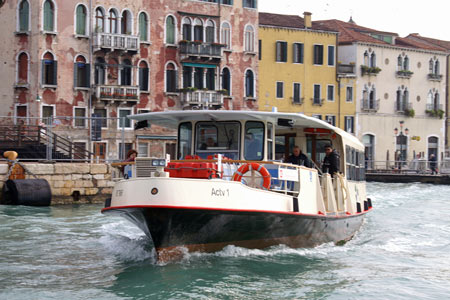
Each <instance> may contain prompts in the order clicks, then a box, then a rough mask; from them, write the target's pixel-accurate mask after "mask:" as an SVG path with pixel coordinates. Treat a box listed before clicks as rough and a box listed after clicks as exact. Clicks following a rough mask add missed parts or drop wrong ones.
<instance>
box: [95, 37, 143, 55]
mask: <svg viewBox="0 0 450 300" xmlns="http://www.w3.org/2000/svg"><path fill="white" fill-rule="evenodd" d="M93 47H94V51H98V50H100V49H108V50H111V51H114V50H122V51H136V52H137V51H138V50H139V36H136V35H128V34H116V33H103V32H98V33H95V34H94V41H93Z"/></svg>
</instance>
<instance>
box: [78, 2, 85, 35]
mask: <svg viewBox="0 0 450 300" xmlns="http://www.w3.org/2000/svg"><path fill="white" fill-rule="evenodd" d="M86 15H87V14H86V7H84V5H81V4H80V5H78V6H77V12H76V34H79V35H86V34H87V33H86V28H87V26H86V20H87V19H86Z"/></svg>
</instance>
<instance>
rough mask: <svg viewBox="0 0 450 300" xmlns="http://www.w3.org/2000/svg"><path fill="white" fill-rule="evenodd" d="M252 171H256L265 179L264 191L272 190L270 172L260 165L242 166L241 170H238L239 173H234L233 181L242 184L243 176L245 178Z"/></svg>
mask: <svg viewBox="0 0 450 300" xmlns="http://www.w3.org/2000/svg"><path fill="white" fill-rule="evenodd" d="M251 170H255V171H256V172H258V173H259V174H261V176H262V177H263V179H264V181H263V184H262V187H263V188H264V189H266V190H268V189H269V188H270V179H271V177H270V173H269V171H267V169H266V168H265V167H264V166H262V165H260V164H258V163H249V164H245V165H242V166H240V167H239V169H237V171H236V172H234V174H233V179H232V180H233V181H239V182H241V180H242V176H244V174H245V173H247V172H248V171H251Z"/></svg>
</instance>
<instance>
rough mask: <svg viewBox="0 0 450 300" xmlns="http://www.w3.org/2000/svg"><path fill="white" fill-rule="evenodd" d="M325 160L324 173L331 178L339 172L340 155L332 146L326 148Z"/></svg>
mask: <svg viewBox="0 0 450 300" xmlns="http://www.w3.org/2000/svg"><path fill="white" fill-rule="evenodd" d="M325 154H326V155H325V158H324V159H323V163H322V172H323V173H329V174H331V176H333V175H334V173H338V172H339V165H340V162H339V154H338V153H337V152H336V150H333V148H331V146H329V145H328V146H325Z"/></svg>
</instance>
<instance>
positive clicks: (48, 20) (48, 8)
mask: <svg viewBox="0 0 450 300" xmlns="http://www.w3.org/2000/svg"><path fill="white" fill-rule="evenodd" d="M53 17H54V12H53V5H52V4H51V3H50V1H45V3H44V30H45V31H54V26H53V25H54V24H53Z"/></svg>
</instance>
